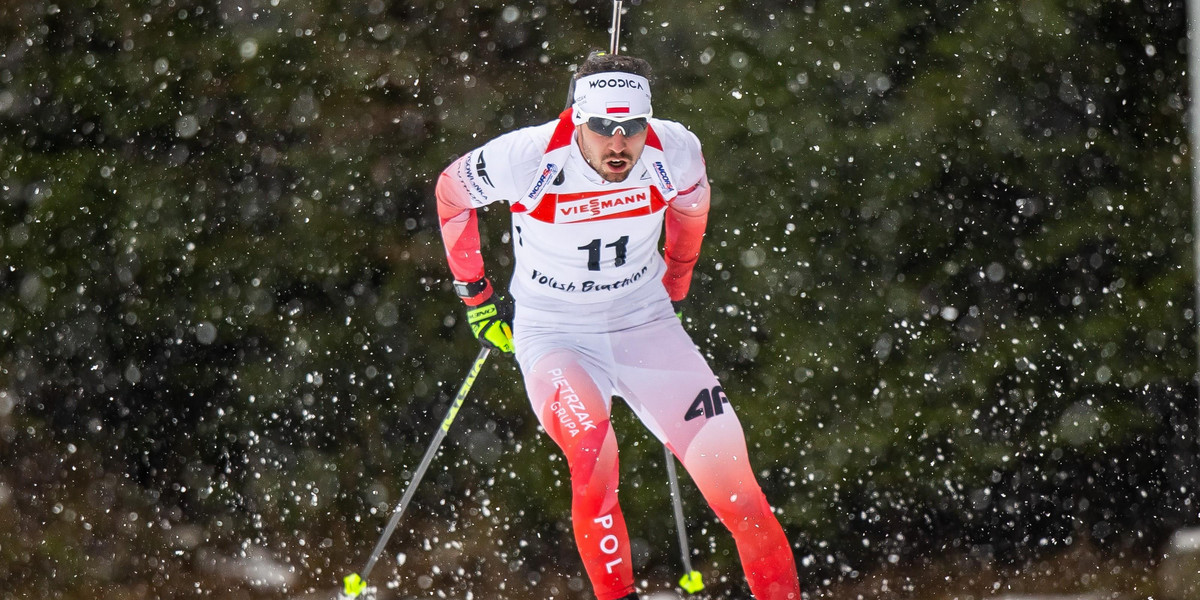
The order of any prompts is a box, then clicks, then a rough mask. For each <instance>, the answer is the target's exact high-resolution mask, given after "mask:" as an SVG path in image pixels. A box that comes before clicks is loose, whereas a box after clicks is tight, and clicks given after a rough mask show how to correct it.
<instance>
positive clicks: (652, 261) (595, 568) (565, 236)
mask: <svg viewBox="0 0 1200 600" xmlns="http://www.w3.org/2000/svg"><path fill="white" fill-rule="evenodd" d="M649 78H650V66H649V64H648V63H646V61H644V60H642V59H638V58H635V57H631V56H628V55H611V54H593V55H592V56H590V57H589V58H588V59H587V60H586V61H584V62H583V64H582V65H580V67H579V68H578V69H577V70H576V72H575V74H574V80H573V92H572V97H571V100H572V103H571V106H570V107H569V108H568V109H567V110H565V111H564V112H563V113H562V114H561V115H560V116H559V118H558V119H556V120H554V121H551V122H549V123H546V124H543V125H539V126H534V127H528V128H524V129H519V130H516V131H513V132H510V133H508V134H505V135H501V136H500V137H497V138H495V139H493V140H492V141H490V142H488V143H486V144H484V145H483V146H481V147H479V148H477V149H475V150H472V151H471V152H469V153H467V154H466V155H464V156H462V157H461V158H459V159H458V160H456V161H454V163H453V164H451V165H450V166H449V167H448V168H446V170H445V171H444V172H442V174H441V176H440V177H439V178H438V182H437V186H436V195H437V210H438V216H439V221H440V223H441V232H442V238H443V241H444V243H445V246H446V257H447V259H448V261H449V263H450V270H451V272H452V273H453V275H454V279H455V281H454V288H455V291H456V292H457V294H458V295H459V296H460V297H461V298H462V300H463V302H464V303H466V306H467V321H468V323H469V324H470V326H471V330H472V332H473V333H474V335H475V336H476V337H477V338H478V339H479V341H480V342H481V343H482V344H484V345H487V346H491V347H494V348H496V349H499V350H501V351H503V352H506V353H512V352H515V355H516V359H517V362H518V364H519V365H520V368H521V373H522V375H523V377H524V381H525V387H526V391H527V393H528V395H529V401H530V403H531V404H532V406H533V410H534V412H535V413H536V414H537V418H538V419H539V421H540V422H541V424H542V426H543V427H544V428H545V430H546V431H547V432H548V433H549V435H550V437H551V438H553V439H554V441H555V443H557V444H558V446H559V448H561V449H562V452H563V453H564V454H565V455H566V460H567V464H568V465H569V467H570V475H571V521H572V525H573V529H574V535H575V541H576V544H577V546H578V550H579V554H580V556H581V558H582V560H583V565H584V568H585V569H586V571H587V574H588V578H589V579H590V581H591V584H592V588H593V590H594V592H595V595H596V597H597V598H598V600H616V599H618V598H623V599H636V598H637V597H638V593H637V589H636V587H635V585H634V578H633V571H632V564H631V560H630V550H629V534H628V532H627V531H626V527H625V518H624V517H623V516H622V514H621V506H620V503H619V502H618V500H617V489H618V478H619V474H618V468H617V439H616V436H615V434H614V432H613V428H612V425H611V423H610V422H609V414H610V410H611V407H612V399H613V397H614V396H620V397H622V398H623V399H624V400H625V401H626V402H627V403H628V404H629V406H630V408H631V409H632V410H633V412H634V413H635V414H636V415H637V417H638V418H639V419H640V420H641V422H642V423H644V424H645V426H646V427H647V428H648V429H649V430H650V431H651V432H652V433H653V434H654V435H655V436H656V437H657V438H658V439H659V440H661V441H662V442H663V443H664V444H666V446H667V447H668V448H669V449H670V450H671V451H672V452H673V453H674V454H675V456H676V457H677V458H678V459H679V461H680V462H681V463H682V464H683V466H684V468H685V469H687V472H688V473H689V474H690V475H691V477H692V479H693V481H695V483H696V485H697V486H698V487H699V489H700V491H701V493H702V494H703V495H704V498H705V500H706V501H707V502H708V504H709V505H710V506H711V507H712V509H713V510H714V511H715V512H716V514H717V516H718V518H719V519H720V520H721V522H722V523H723V524H724V525H725V526H726V527H727V528H728V529H729V531H730V533H732V534H733V538H734V541H735V542H736V544H737V549H738V555H739V558H740V560H741V564H742V568H743V570H744V571H745V574H746V579H747V581H748V583H749V586H750V591H751V593H753V595H754V596H755V598H758V600H800V584H799V580H798V578H797V575H796V563H795V559H794V557H793V554H792V551H791V547H790V545H789V543H788V540H787V537H786V536H785V535H784V532H783V528H782V527H781V526H780V524H779V521H778V520H777V519H776V518H775V515H774V514H773V513H772V512H771V508H770V506H769V505H768V504H767V500H766V498H765V497H764V495H763V493H762V490H761V489H760V488H759V485H758V482H757V481H756V479H755V476H754V470H753V469H752V468H751V466H750V460H749V455H748V452H747V450H746V441H745V437H744V433H743V430H742V426H741V423H740V422H739V421H738V418H737V416H736V414H735V412H734V410H733V408H732V406H731V404H730V401H729V399H728V398H727V396H726V395H725V393H724V392H723V391H722V389H721V386H720V384H719V383H718V381H717V378H716V376H715V375H713V372H712V369H711V368H709V366H708V364H707V363H706V361H705V360H704V357H703V356H701V354H700V352H699V351H697V349H696V347H695V344H694V343H693V342H692V340H691V338H690V337H689V336H688V334H687V332H686V331H685V330H684V328H683V325H682V324H681V322H680V319H679V318H678V317H677V314H676V305H677V303H678V302H679V301H681V300H683V299H684V297H685V296H687V293H688V287H689V285H690V282H691V278H692V268H693V266H694V265H695V264H696V260H697V258H698V257H699V255H700V245H701V239H702V238H703V236H704V228H705V223H706V221H707V219H708V210H709V194H710V191H709V186H708V181H707V178H706V173H705V165H704V158H703V156H702V155H701V152H700V142H699V140H698V139H697V138H696V136H695V135H693V134H692V133H691V132H690V131H688V130H687V129H686V128H685V127H684V126H683V125H681V124H679V123H676V122H674V121H668V120H663V119H656V118H653V117H652V114H653V113H652V110H651V94H650V79H649ZM494 202H504V203H507V204H508V207H509V210H510V211H511V214H512V248H513V255H514V259H515V260H514V265H515V266H514V271H513V276H512V280H511V282H510V284H509V286H508V290H509V292H510V293H511V299H508V298H504V297H503V296H502V294H501V293H500V292H499V291H498V290H497V289H496V288H495V287H494V286H493V285H492V283H491V281H490V280H489V279H488V278H487V276H486V273H485V270H484V264H483V259H482V255H481V253H480V240H479V228H478V221H477V218H478V216H477V210H476V209H478V208H480V207H483V206H486V205H488V204H492V203H494ZM664 227H665V241H664V247H665V248H664V252H662V253H660V252H659V240H660V238H662V237H663V230H664Z"/></svg>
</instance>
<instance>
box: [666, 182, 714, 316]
mask: <svg viewBox="0 0 1200 600" xmlns="http://www.w3.org/2000/svg"><path fill="white" fill-rule="evenodd" d="M710 195H711V192H710V191H709V189H708V184H707V182H706V181H705V179H704V178H701V179H700V182H699V183H697V184H696V185H694V186H692V187H691V189H688V190H687V191H684V192H682V193H680V194H679V195H678V196H676V197H675V199H674V200H672V201H671V203H670V204H668V205H667V215H666V228H667V233H666V242H665V248H664V252H663V256H664V257H665V258H666V260H667V274H666V275H664V276H663V285H664V286H666V288H667V293H668V294H670V296H671V300H672V301H675V300H683V299H684V297H686V296H687V293H688V288H689V287H690V286H691V284H692V267H694V266H696V259H698V258H700V242H701V241H702V240H703V239H704V227H705V225H706V224H707V223H708V207H709V198H710Z"/></svg>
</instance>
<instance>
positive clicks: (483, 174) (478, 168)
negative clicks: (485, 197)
mask: <svg viewBox="0 0 1200 600" xmlns="http://www.w3.org/2000/svg"><path fill="white" fill-rule="evenodd" d="M475 172H476V173H479V178H480V179H482V180H483V182H484V183H486V184H488V185H491V186H492V187H496V186H494V185H492V178H491V177H488V174H487V163H486V162H484V161H483V151H482V150H480V151H479V160H478V161H476V162H475Z"/></svg>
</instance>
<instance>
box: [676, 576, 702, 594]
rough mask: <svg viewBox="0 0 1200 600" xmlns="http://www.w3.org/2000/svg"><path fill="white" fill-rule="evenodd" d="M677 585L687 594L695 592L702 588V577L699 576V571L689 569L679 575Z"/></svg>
mask: <svg viewBox="0 0 1200 600" xmlns="http://www.w3.org/2000/svg"><path fill="white" fill-rule="evenodd" d="M679 587H681V588H683V591H685V592H687V593H689V594H695V593H696V592H699V591H700V590H702V589H704V579H703V578H702V577H701V576H700V571H691V572H689V573H686V574H685V575H684V576H683V577H680V578H679Z"/></svg>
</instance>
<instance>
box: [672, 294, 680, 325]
mask: <svg viewBox="0 0 1200 600" xmlns="http://www.w3.org/2000/svg"><path fill="white" fill-rule="evenodd" d="M671 308H672V309H674V310H675V316H676V317H679V320H680V321H682V320H683V299H679V300H672V301H671Z"/></svg>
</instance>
